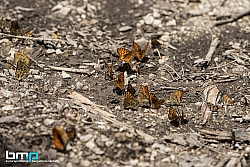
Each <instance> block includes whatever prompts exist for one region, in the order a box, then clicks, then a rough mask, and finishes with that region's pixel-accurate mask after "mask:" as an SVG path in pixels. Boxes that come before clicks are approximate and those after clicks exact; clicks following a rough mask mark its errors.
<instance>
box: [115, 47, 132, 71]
mask: <svg viewBox="0 0 250 167" xmlns="http://www.w3.org/2000/svg"><path fill="white" fill-rule="evenodd" d="M117 53H118V54H119V56H120V59H121V60H123V61H125V62H127V63H129V64H130V66H131V67H132V60H133V58H134V50H131V51H130V50H128V49H125V48H118V49H117Z"/></svg>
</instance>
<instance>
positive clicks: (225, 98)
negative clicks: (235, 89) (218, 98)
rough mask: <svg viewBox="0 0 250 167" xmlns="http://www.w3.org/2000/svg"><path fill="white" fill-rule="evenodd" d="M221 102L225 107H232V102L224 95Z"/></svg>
mask: <svg viewBox="0 0 250 167" xmlns="http://www.w3.org/2000/svg"><path fill="white" fill-rule="evenodd" d="M223 101H224V104H225V105H232V104H233V103H234V101H233V100H232V99H231V97H229V96H228V95H226V94H224V95H223Z"/></svg>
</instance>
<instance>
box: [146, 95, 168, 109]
mask: <svg viewBox="0 0 250 167" xmlns="http://www.w3.org/2000/svg"><path fill="white" fill-rule="evenodd" d="M164 102H165V100H164V99H160V100H158V99H157V97H156V96H155V95H154V94H153V93H150V94H149V104H150V108H152V109H159V108H160V107H161V104H162V103H164Z"/></svg>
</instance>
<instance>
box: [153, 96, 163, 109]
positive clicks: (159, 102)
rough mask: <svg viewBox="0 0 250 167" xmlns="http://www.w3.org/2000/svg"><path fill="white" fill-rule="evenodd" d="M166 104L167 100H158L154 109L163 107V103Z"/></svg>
mask: <svg viewBox="0 0 250 167" xmlns="http://www.w3.org/2000/svg"><path fill="white" fill-rule="evenodd" d="M164 102H165V100H164V99H160V100H158V101H157V102H156V103H155V104H154V107H153V109H157V110H158V109H159V108H161V105H162V103H164Z"/></svg>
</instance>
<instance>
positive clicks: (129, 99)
mask: <svg viewBox="0 0 250 167" xmlns="http://www.w3.org/2000/svg"><path fill="white" fill-rule="evenodd" d="M134 94H135V89H134V88H133V87H132V85H131V84H128V88H127V91H126V92H125V98H124V103H123V106H124V108H125V109H129V108H131V109H134V108H135V107H136V106H137V105H138V104H139V102H138V101H137V99H136V98H135V96H134Z"/></svg>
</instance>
